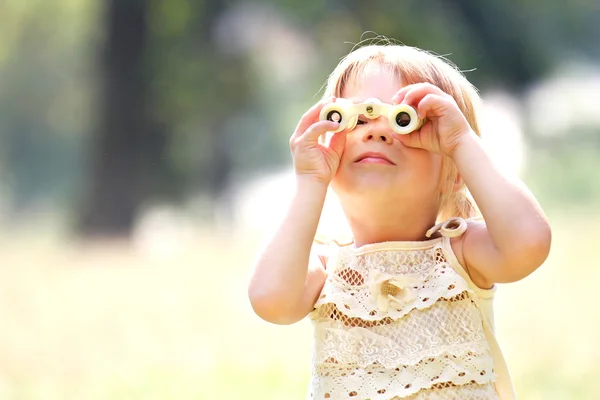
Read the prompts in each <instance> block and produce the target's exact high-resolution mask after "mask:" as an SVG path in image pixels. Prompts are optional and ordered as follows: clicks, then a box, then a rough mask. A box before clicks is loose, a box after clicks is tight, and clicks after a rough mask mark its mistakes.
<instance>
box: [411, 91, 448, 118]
mask: <svg viewBox="0 0 600 400" xmlns="http://www.w3.org/2000/svg"><path fill="white" fill-rule="evenodd" d="M448 105H449V104H448V100H447V99H446V97H442V96H439V95H437V94H432V93H429V94H427V95H425V97H423V98H422V99H421V101H419V105H418V107H417V114H418V116H419V119H423V118H426V117H429V118H431V117H441V116H442V115H444V113H445V112H446V111H447V110H448Z"/></svg>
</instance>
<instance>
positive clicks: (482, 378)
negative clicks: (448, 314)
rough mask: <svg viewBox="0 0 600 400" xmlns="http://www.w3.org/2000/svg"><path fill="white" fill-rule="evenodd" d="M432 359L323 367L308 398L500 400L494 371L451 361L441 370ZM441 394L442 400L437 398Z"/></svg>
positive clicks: (314, 373)
mask: <svg viewBox="0 0 600 400" xmlns="http://www.w3.org/2000/svg"><path fill="white" fill-rule="evenodd" d="M431 360H432V361H429V360H424V361H423V362H421V363H419V364H418V365H415V366H405V367H400V368H395V369H391V370H390V369H385V368H383V366H381V365H378V364H375V365H370V366H367V367H365V368H358V367H356V366H342V367H340V366H339V365H336V364H323V365H321V366H319V367H318V368H317V369H316V370H315V371H313V377H312V382H311V383H312V385H311V387H312V391H311V392H310V396H309V397H311V396H312V398H317V399H323V398H325V399H326V398H332V399H345V398H349V397H350V398H351V397H356V398H357V399H370V400H389V399H399V398H402V399H405V398H409V399H426V398H431V397H427V395H429V396H432V395H435V396H436V397H435V398H436V399H437V398H445V397H441V396H444V395H450V394H452V393H454V394H460V396H458V397H450V398H454V399H456V398H460V399H461V400H462V399H469V398H474V399H477V397H473V396H475V395H481V394H482V393H486V394H487V395H488V397H483V398H484V399H486V400H489V399H497V398H498V395H497V394H496V391H495V389H494V386H493V383H492V382H493V380H494V379H495V376H494V373H493V371H492V370H491V369H489V368H485V369H481V370H469V369H468V368H465V367H467V366H466V365H461V364H460V363H450V362H448V363H446V364H445V365H444V366H442V367H439V366H438V365H435V362H436V361H439V360H438V359H431ZM456 371H460V372H458V373H456ZM454 375H456V376H454ZM438 394H439V395H440V397H437V395H438ZM463 395H464V396H463ZM469 395H471V397H469Z"/></svg>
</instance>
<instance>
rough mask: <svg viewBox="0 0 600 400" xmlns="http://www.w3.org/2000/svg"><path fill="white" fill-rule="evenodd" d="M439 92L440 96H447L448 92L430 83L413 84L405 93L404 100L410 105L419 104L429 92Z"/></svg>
mask: <svg viewBox="0 0 600 400" xmlns="http://www.w3.org/2000/svg"><path fill="white" fill-rule="evenodd" d="M430 93H431V94H437V95H439V96H446V93H445V92H444V91H442V89H440V88H438V87H437V86H434V85H432V84H430V83H419V84H416V85H413V87H411V88H410V89H409V90H408V91H407V92H406V93H405V95H404V98H403V102H404V103H405V104H408V105H412V106H416V105H417V104H419V102H420V101H421V99H423V97H425V96H427V95H428V94H430Z"/></svg>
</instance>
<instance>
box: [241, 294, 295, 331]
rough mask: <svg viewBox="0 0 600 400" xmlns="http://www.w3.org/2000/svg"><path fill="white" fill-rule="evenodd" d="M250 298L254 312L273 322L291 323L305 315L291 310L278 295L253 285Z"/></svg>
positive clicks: (279, 323) (277, 323)
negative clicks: (254, 287)
mask: <svg viewBox="0 0 600 400" xmlns="http://www.w3.org/2000/svg"><path fill="white" fill-rule="evenodd" d="M248 299H249V300H250V305H251V306H252V309H253V310H254V313H255V314H256V315H258V316H259V317H260V318H261V319H263V320H264V321H266V322H270V323H272V324H276V325H291V324H293V323H295V322H298V321H299V320H301V319H302V318H303V317H304V316H300V317H298V316H295V315H294V314H293V313H291V312H289V307H287V306H286V305H285V303H284V302H282V301H281V300H280V299H278V298H277V296H274V295H269V294H267V293H264V292H261V291H260V290H257V289H253V288H252V287H250V288H249V289H248Z"/></svg>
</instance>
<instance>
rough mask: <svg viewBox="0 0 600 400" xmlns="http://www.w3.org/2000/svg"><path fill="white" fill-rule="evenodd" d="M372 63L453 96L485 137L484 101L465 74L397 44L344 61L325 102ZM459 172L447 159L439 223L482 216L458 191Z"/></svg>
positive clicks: (405, 79) (360, 51) (329, 82)
mask: <svg viewBox="0 0 600 400" xmlns="http://www.w3.org/2000/svg"><path fill="white" fill-rule="evenodd" d="M371 63H378V64H379V65H381V66H384V67H388V68H390V70H391V71H393V73H395V74H398V76H399V77H400V79H401V80H402V82H403V84H405V85H410V84H413V83H420V82H428V83H431V84H433V85H435V86H437V87H439V88H440V89H442V90H443V91H444V92H445V93H448V94H449V95H451V96H452V97H453V98H454V100H455V101H456V103H457V104H458V107H459V108H460V110H461V111H462V113H463V114H464V116H465V117H466V119H467V121H468V122H469V124H470V126H471V128H472V129H473V131H474V132H475V133H476V134H477V135H478V136H481V133H480V131H479V124H478V122H477V115H476V108H477V106H478V103H479V101H480V98H479V95H478V93H477V89H476V88H475V87H474V86H473V85H472V84H471V83H470V82H469V81H468V80H467V79H466V78H465V76H464V75H463V73H462V72H461V71H460V70H459V69H458V68H457V67H456V66H455V65H454V64H452V63H451V62H449V61H447V60H446V59H444V58H442V57H440V56H436V55H433V54H432V53H429V52H426V51H424V50H421V49H418V48H415V47H410V46H404V45H397V44H383V45H382V44H378V45H368V46H364V47H360V48H358V49H357V50H354V51H351V52H350V54H348V55H347V56H346V57H344V58H343V59H342V60H341V61H340V63H339V64H338V66H337V67H336V68H335V69H334V70H333V72H332V73H331V75H330V76H329V78H328V80H327V83H326V86H325V92H324V94H323V98H328V97H331V96H336V97H342V92H343V91H344V89H345V88H346V86H347V85H348V84H349V82H352V80H353V79H356V78H357V77H358V76H360V74H362V73H363V72H364V71H365V69H366V67H367V66H368V65H369V64H371ZM457 179H458V169H457V167H456V165H455V164H454V161H452V159H451V158H449V157H446V156H444V157H443V161H442V170H441V175H440V187H439V198H438V199H437V200H438V204H439V211H438V221H440V220H446V219H448V218H451V217H462V218H472V217H475V216H477V215H478V214H479V211H478V209H477V206H476V205H475V202H474V201H473V200H472V199H471V198H470V196H469V194H468V192H467V189H466V187H465V185H464V183H463V184H462V185H461V187H460V188H459V190H454V185H455V182H456V181H457Z"/></svg>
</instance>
